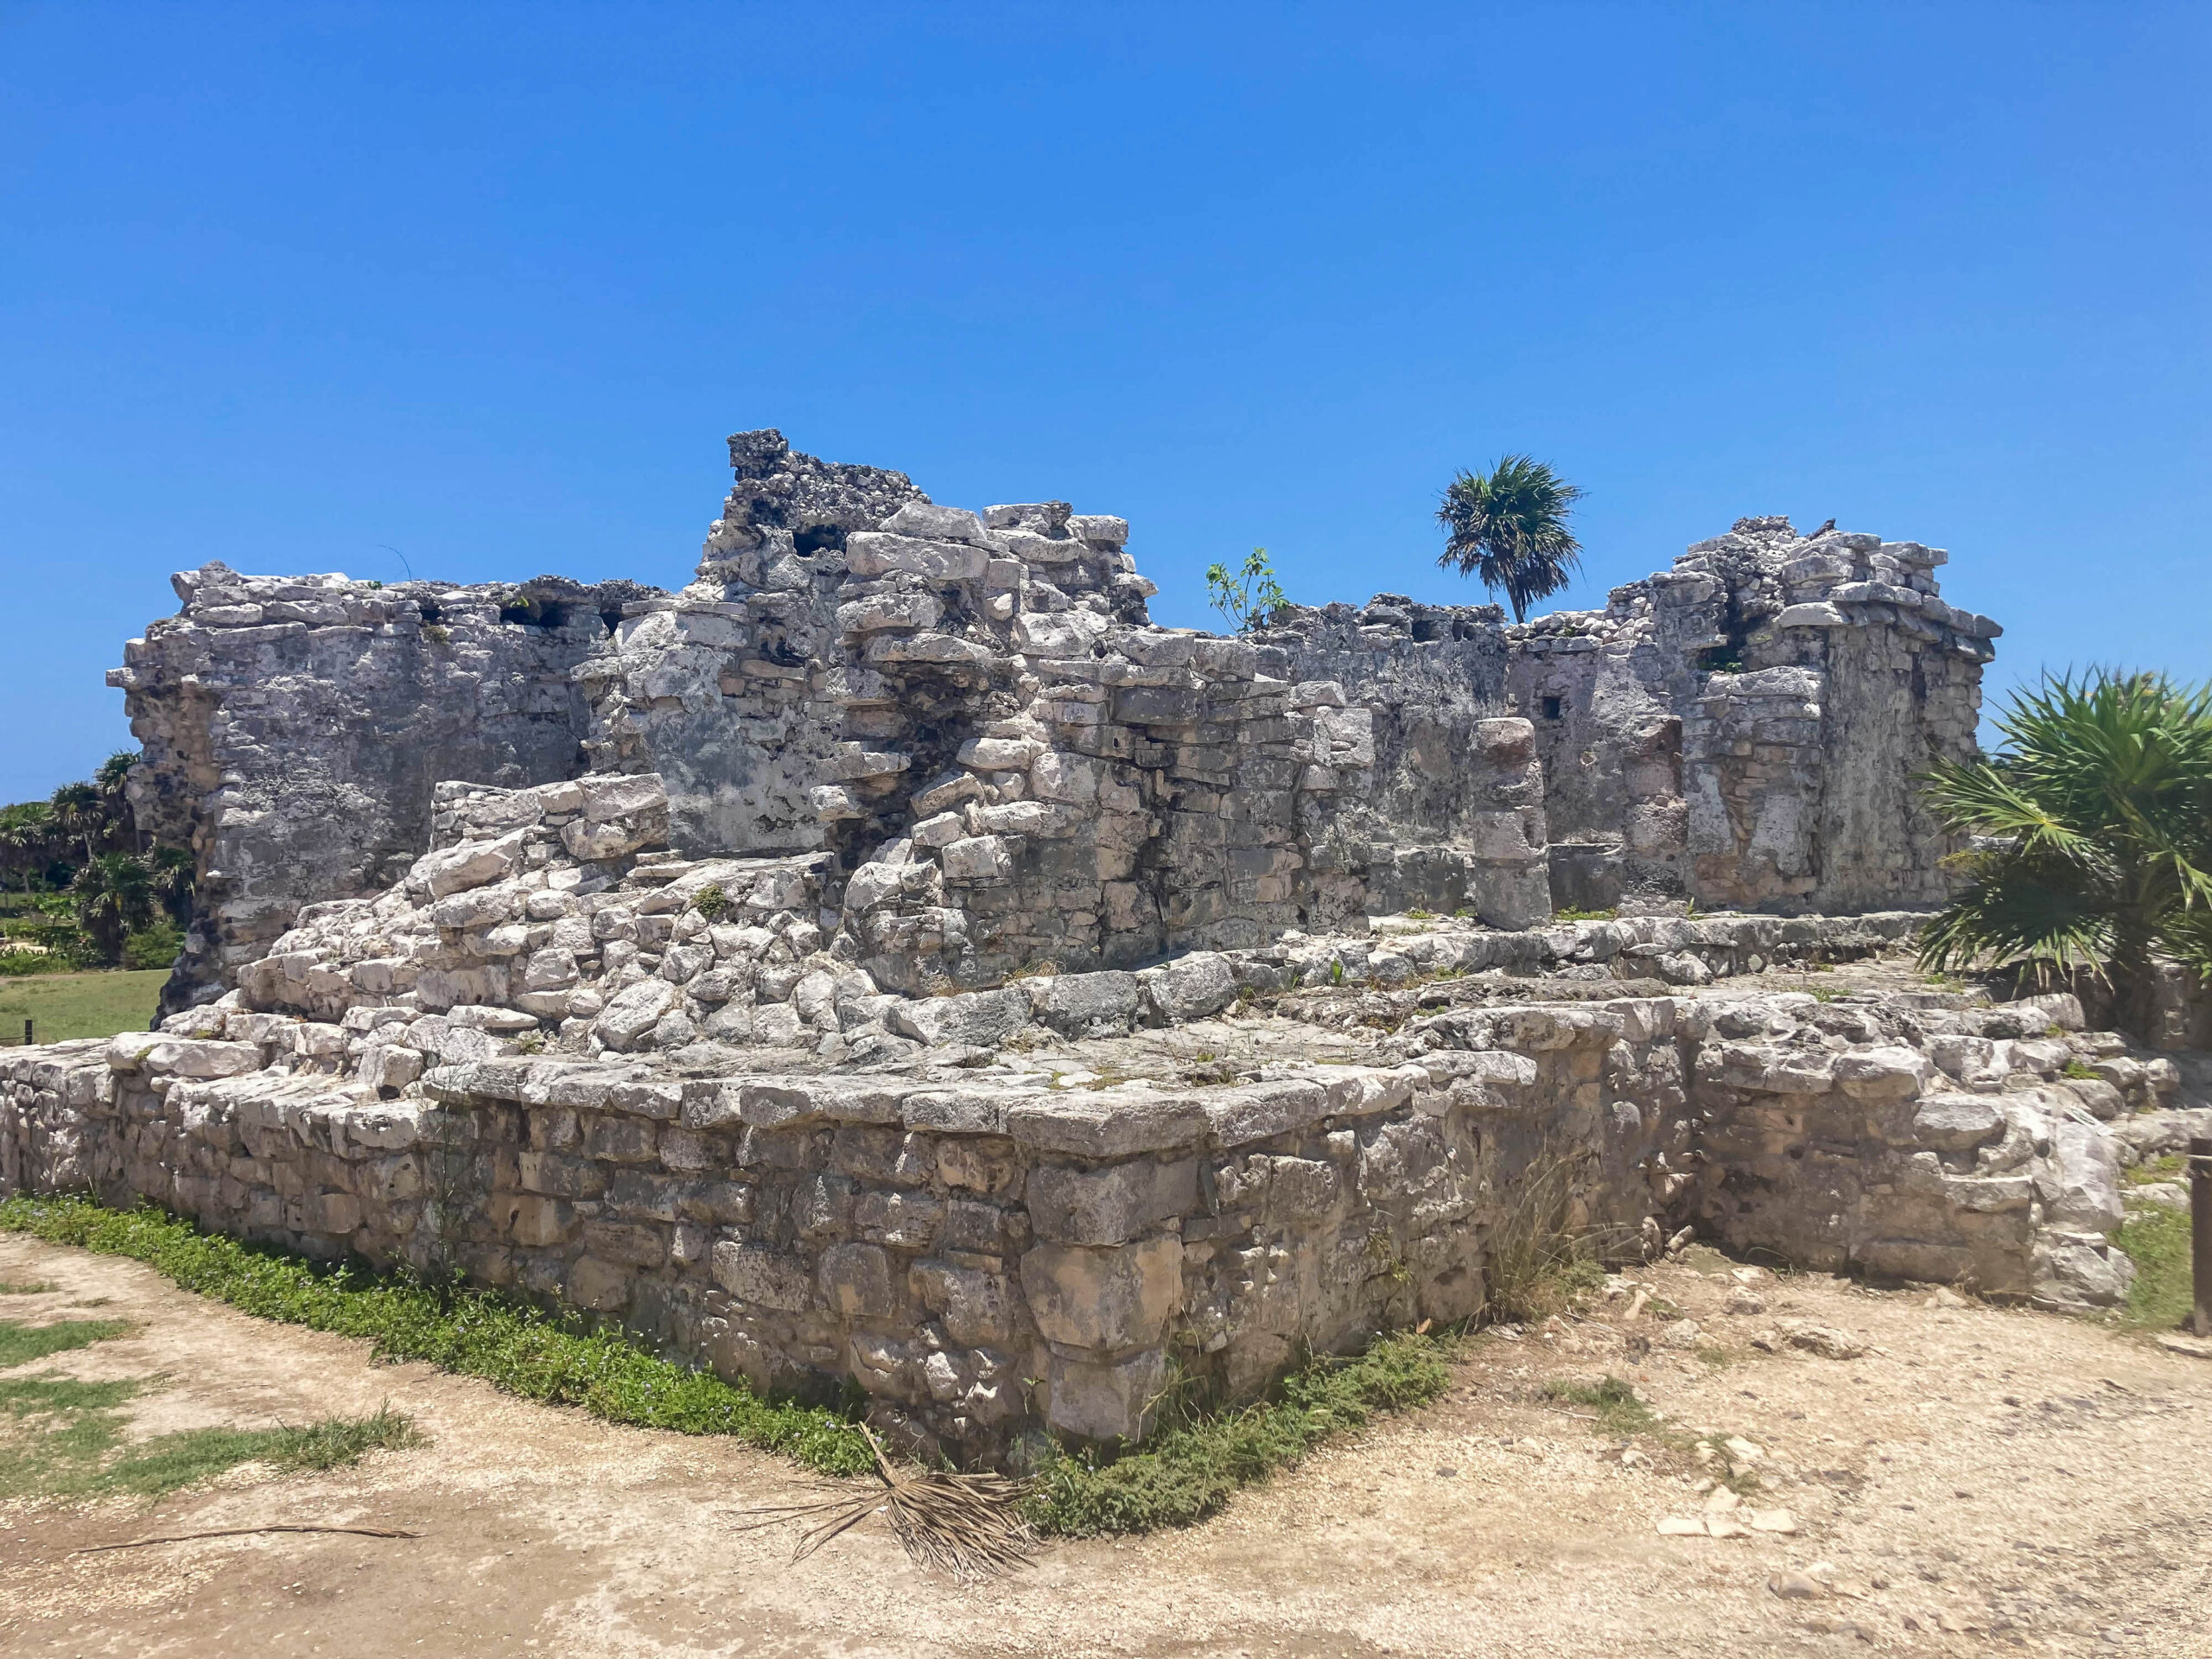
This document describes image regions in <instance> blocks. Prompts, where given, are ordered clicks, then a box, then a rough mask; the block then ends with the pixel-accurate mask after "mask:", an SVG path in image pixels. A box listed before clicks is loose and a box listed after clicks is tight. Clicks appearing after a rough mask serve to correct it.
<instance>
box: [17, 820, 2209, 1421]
mask: <svg viewBox="0 0 2212 1659" xmlns="http://www.w3.org/2000/svg"><path fill="white" fill-rule="evenodd" d="M572 822H573V821H572ZM1937 1001H1939V999H1936V998H1933V997H1925V996H1922V997H1906V998H1903V999H1898V998H1888V999H1883V998H1867V999H1864V1000H1861V1001H1853V1002H1844V1003H1836V1004H1831V1005H1822V1004H1820V1003H1817V1002H1816V1001H1815V1000H1814V999H1812V998H1810V997H1804V996H1791V995H1781V996H1770V997H1757V998H1750V999H1745V1000H1740V1001H1728V1002H1721V1003H1711V1002H1706V1001H1698V1000H1694V999H1681V998H1674V997H1656V998H1652V997H1645V998H1626V999H1618V1000H1615V1001H1606V1002H1600V1003H1594V1004H1589V1005H1584V1006H1562V1005H1540V1006H1505V1007H1449V1008H1446V1009H1444V1010H1443V1011H1440V1012H1438V1013H1435V1014H1430V1015H1427V1016H1426V1017H1424V1018H1422V1019H1421V1020H1418V1021H1415V1022H1414V1023H1413V1024H1411V1025H1410V1026H1408V1028H1407V1029H1406V1030H1405V1031H1404V1032H1403V1033H1401V1034H1400V1036H1399V1037H1397V1038H1395V1039H1392V1040H1391V1042H1390V1043H1389V1044H1388V1045H1386V1046H1385V1047H1384V1048H1383V1050H1381V1051H1379V1052H1378V1053H1377V1056H1376V1058H1377V1059H1378V1060H1379V1061H1381V1062H1382V1063H1380V1064H1369V1065H1313V1064H1310V1063H1306V1062H1301V1061H1291V1062H1288V1063H1286V1064H1283V1065H1273V1066H1264V1067H1262V1070H1261V1071H1260V1072H1259V1074H1258V1075H1257V1077H1249V1078H1246V1079H1244V1080H1241V1081H1236V1082H1231V1083H1225V1084H1217V1085H1205V1084H1193V1083H1192V1082H1191V1081H1190V1080H1189V1079H1188V1078H1187V1077H1175V1076H1173V1075H1162V1076H1159V1077H1149V1078H1141V1079H1133V1080H1130V1081H1128V1082H1121V1083H1117V1082H1114V1081H1112V1080H1110V1079H1101V1078H1094V1079H1093V1080H1092V1081H1091V1083H1090V1084H1088V1085H1084V1084H1080V1083H1077V1084H1066V1083H1062V1082H1058V1081H1055V1080H1052V1079H1050V1078H1048V1077H1046V1076H1043V1075H1036V1074H1032V1075H1028V1076H1020V1077H1017V1076H1007V1075H1001V1074H994V1073H990V1072H980V1073H979V1072H973V1071H960V1070H947V1069H944V1068H941V1067H931V1066H928V1065H923V1066H919V1067H904V1068H896V1069H891V1070H885V1071H876V1072H874V1073H869V1072H852V1071H846V1072H841V1073H836V1074H814V1075H807V1074H795V1073H791V1072H787V1071H785V1072H769V1073H762V1074H756V1075H744V1074H741V1075H736V1076H728V1075H724V1076H700V1075H696V1071H695V1070H687V1069H686V1068H685V1067H683V1066H682V1065H677V1066H675V1067H670V1066H666V1065H656V1064H652V1063H650V1062H649V1061H647V1060H645V1059H641V1058H632V1057H626V1056H623V1055H621V1054H618V1053H613V1052H608V1053H605V1054H603V1055H602V1056H601V1058H598V1059H595V1060H593V1059H582V1058H570V1057H556V1056H550V1055H532V1054H529V1053H527V1052H515V1050H514V1049H513V1047H512V1046H511V1045H508V1044H506V1043H505V1042H504V1041H503V1040H502V1039H499V1037H498V1036H497V1035H496V1034H495V1033H490V1032H488V1031H487V1030H486V1028H484V1027H481V1026H476V1027H471V1026H467V1025H463V1024H461V1023H460V1022H459V1020H457V1019H455V1018H454V1017H453V1016H452V1015H448V1016H447V1017H445V1018H444V1019H442V1020H440V1021H439V1022H438V1023H439V1026H440V1028H439V1029H438V1030H436V1031H433V1032H422V1031H417V1032H413V1033H410V1038H411V1040H413V1041H416V1042H423V1043H427V1044H429V1046H430V1048H431V1049H432V1050H433V1051H434V1052H431V1053H429V1054H428V1055H427V1056H426V1058H429V1059H430V1060H431V1061H433V1062H434V1063H433V1064H432V1065H430V1066H429V1069H428V1070H427V1071H424V1072H423V1074H422V1075H421V1076H420V1077H416V1078H411V1079H410V1081H409V1082H408V1083H407V1084H405V1085H404V1086H402V1087H401V1088H398V1089H395V1088H394V1086H393V1084H392V1083H391V1077H392V1076H393V1075H394V1073H392V1072H391V1071H389V1070H385V1069H382V1068H380V1066H379V1065H378V1058H377V1057H378V1053H379V1052H380V1051H381V1050H383V1049H385V1048H388V1047H389V1046H390V1045H389V1043H388V1041H387V1042H382V1043H380V1042H379V1041H378V1038H379V1036H380V1034H382V1033H384V1032H385V1027H384V1026H382V1025H379V1024H378V1016H377V1014H376V1011H375V1010H373V1009H372V1008H371V1007H368V1006H367V1005H365V1004H363V1005H357V1006H356V1007H353V1008H352V1009H350V1010H349V1011H348V1012H347V1013H346V1015H345V1016H344V1017H343V1018H342V1019H341V1020H340V1021H339V1022H337V1023H329V1022H325V1021H319V1020H302V1019H299V1018H296V1017H292V1016H290V1015H285V1014H264V1013H254V1012H249V1011H246V1010H244V1009H237V1008H234V1009H231V1010H228V1011H221V1010H212V1009H211V1010H204V1011H200V1013H199V1014H194V1015H188V1016H184V1017H183V1019H182V1020H181V1021H180V1022H179V1023H180V1025H182V1024H184V1023H186V1022H188V1021H191V1020H198V1021H199V1024H198V1025H196V1026H195V1027H193V1029H194V1030H195V1031H197V1032H198V1033H201V1034H198V1035H194V1034H190V1033H188V1032H186V1031H185V1030H182V1029H180V1030H179V1031H176V1032H173V1033H143V1034H132V1035H127V1036H124V1037H121V1038H118V1039H113V1040H112V1041H111V1042H108V1043H77V1044H63V1045H56V1046H53V1047H51V1048H48V1049H42V1050H40V1049H32V1050H12V1051H7V1052H5V1053H4V1055H0V1191H8V1192H15V1191H26V1190H29V1191H54V1190H64V1189H82V1188H85V1187H90V1188H92V1190H94V1191H96V1192H99V1194H100V1195H101V1196H102V1197H103V1198H105V1199H106V1200H107V1201H108V1202H111V1203H125V1202H130V1201H131V1200H133V1199H134V1198H149V1199H152V1200H154V1201H155V1202H157V1203H160V1204H162V1205H166V1206H168V1207H169V1208H171V1209H173V1210H175V1211H178V1212H179V1213H182V1214H185V1215H188V1216H192V1217H195V1218H197V1219H199V1220H200V1222H202V1223H203V1224H206V1225H207V1226H210V1227H213V1228H216V1229H219V1230H226V1231H229V1232H233V1233H237V1234H239V1235H241V1236H249V1237H253V1238H258V1239H265V1240H270V1241H272V1242H277V1243H283V1244H284V1245H287V1246H289V1247H291V1248H295V1249H304V1250H307V1251H308V1252H310V1253H314V1254H317V1255H326V1256H337V1255H348V1254H350V1255H360V1256H365V1257H366V1258H368V1259H370V1260H372V1261H378V1262H393V1261H399V1260H405V1261H409V1262H414V1263H416V1265H417V1266H419V1267H423V1268H433V1267H436V1268H444V1267H450V1266H457V1267H460V1268H463V1269H464V1270H465V1271H466V1272H467V1274H469V1275H470V1276H471V1278H472V1279H474V1281H477V1282H480V1283H483V1284H487V1285H493V1286H499V1287H507V1288H511V1289H513V1290H515V1291H517V1292H519V1293H524V1294H532V1295H540V1296H545V1297H550V1298H556V1299H559V1300H564V1301H567V1302H569V1303H571V1304H574V1305H575V1306H581V1307H584V1308H588V1309H592V1310H595V1311H597V1312H599V1313H603V1314H606V1315H607V1316H609V1317H613V1318H619V1319H621V1320H623V1321H625V1322H626V1323H627V1324H628V1325H631V1326H632V1327H633V1328H635V1329H637V1330H639V1332H643V1333H645V1334H646V1335H648V1336H650V1337H652V1338H655V1339H657V1340H659V1341H662V1342H664V1343H665V1344H668V1345H669V1346H670V1347H671V1349H673V1350H674V1351H677V1352H679V1353H683V1354H687V1355H690V1356H691V1357H695V1358H696V1359H697V1360H698V1361H699V1362H700V1363H706V1364H711V1365H713V1366H714V1367H715V1368H716V1369H717V1370H721V1372H723V1373H724V1374H726V1375H729V1376H744V1377H747V1378H749V1379H751V1380H753V1382H755V1383H759V1384H760V1385H762V1386H764V1387H768V1388H771V1389H794V1390H797V1391H799V1392H802V1393H822V1392H825V1391H827V1390H828V1389H830V1388H831V1387H833V1386H834V1385H835V1384H836V1383H837V1382H838V1381H839V1380H841V1379H849V1380H851V1381H853V1382H855V1383H858V1384H859V1385H860V1386H861V1388H862V1389H865V1390H866V1391H867V1392H868V1395H870V1396H872V1397H873V1399H874V1402H875V1408H876V1409H875V1416H876V1420H877V1421H879V1422H881V1423H885V1424H886V1425H887V1426H889V1427H894V1428H897V1429H899V1430H900V1431H901V1432H902V1433H907V1434H909V1435H912V1436H915V1437H917V1438H918V1437H919V1436H924V1435H926V1436H928V1437H932V1438H933V1439H934V1440H936V1441H937V1443H938V1444H939V1445H941V1446H944V1448H945V1449H947V1450H948V1451H950V1452H954V1453H955V1454H956V1455H958V1456H960V1457H962V1458H963V1459H971V1460H981V1459H992V1460H998V1461H1013V1462H1015V1463H1017V1464H1018V1463H1020V1461H1021V1460H1022V1459H1024V1458H1025V1457H1026V1456H1027V1455H1030V1453H1029V1452H1027V1451H1026V1450H1025V1442H1027V1440H1028V1439H1029V1437H1030V1436H1032V1435H1033V1434H1034V1433H1037V1432H1039V1431H1040V1430H1046V1429H1049V1430H1052V1431H1056V1432H1058V1433H1063V1434H1066V1435H1071V1436H1075V1437H1077V1438H1084V1439H1095V1440H1108V1441H1110V1440H1115V1439H1116V1438H1119V1437H1123V1436H1134V1435H1136V1434H1138V1433H1141V1430H1142V1428H1143V1427H1144V1424H1143V1414H1144V1411H1145V1408H1146V1403H1147V1402H1148V1401H1149V1400H1151V1399H1152V1398H1153V1397H1154V1395H1155V1394H1156V1392H1157V1389H1158V1387H1159V1385H1160V1382H1161V1380H1162V1377H1163V1375H1164V1370H1165V1367H1166V1364H1167V1363H1168V1362H1169V1360H1170V1359H1171V1358H1173V1359H1174V1360H1175V1361H1177V1362H1179V1363H1180V1364H1181V1365H1182V1366H1184V1367H1185V1369H1186V1370H1190V1371H1192V1372H1193V1373H1195V1374H1196V1375H1198V1376H1202V1377H1208V1378H1211V1379H1212V1380H1213V1381H1215V1382H1216V1383H1218V1384H1219V1385H1220V1386H1221V1387H1222V1388H1223V1389H1224V1390H1226V1391H1227V1392H1228V1393H1229V1394H1230V1395H1234V1396H1243V1395H1249V1394H1251V1393H1252V1392H1254V1391H1255V1390H1257V1389H1259V1388H1261V1387H1262V1385H1263V1384H1264V1383H1266V1382H1267V1381H1268V1380H1269V1379H1270V1378H1271V1377H1273V1376H1274V1375H1276V1374H1277V1373H1278V1372H1279V1371H1280V1370H1281V1368H1282V1367H1283V1366H1285V1365H1286V1364H1287V1363H1290V1362H1291V1360H1292V1359H1293V1358H1294V1356H1295V1354H1296V1353H1297V1352H1298V1351H1300V1349H1301V1348H1302V1347H1303V1346H1304V1345H1306V1344H1312V1345H1313V1346H1315V1347H1319V1348H1322V1349H1332V1348H1340V1347H1345V1346H1350V1345H1353V1344H1357V1343H1359V1342H1361V1341H1363V1340H1364V1339H1365V1338H1368V1337H1369V1336H1370V1335H1372V1334H1373V1333H1374V1332H1377V1331H1379V1330H1382V1329H1385V1328H1389V1327H1391V1326H1396V1325H1406V1324H1408V1323H1413V1322H1417V1321H1418V1320H1420V1319H1457V1318H1462V1317H1466V1316H1469V1315H1471V1314H1472V1313H1475V1312H1476V1311H1478V1309H1479V1308H1480V1307H1481V1306H1482V1305H1483V1302H1484V1294H1485V1274H1487V1273H1488V1272H1489V1271H1491V1262H1492V1261H1493V1259H1494V1257H1495V1256H1496V1255H1497V1253H1498V1252H1499V1251H1501V1250H1506V1251H1510V1249H1512V1248H1513V1247H1514V1246H1515V1244H1516V1242H1517V1241H1520V1240H1522V1239H1525V1238H1526V1237H1527V1236H1529V1230H1531V1229H1536V1230H1542V1231H1545V1232H1558V1233H1564V1234H1567V1235H1569V1236H1579V1237H1583V1238H1586V1239H1588V1240H1590V1241H1591V1242H1592V1244H1593V1245H1594V1246H1595V1247H1596V1248H1598V1249H1600V1250H1602V1251H1603V1252H1604V1253H1605V1254H1606V1255H1611V1256H1612V1257H1614V1258H1616V1259H1618V1258H1621V1257H1624V1256H1625V1257H1629V1258H1630V1259H1632V1258H1633V1257H1634V1256H1635V1255H1637V1253H1638V1252H1639V1251H1640V1250H1643V1249H1649V1248H1650V1241H1653V1240H1655V1239H1656V1237H1657V1236H1661V1235H1671V1234H1672V1233H1673V1232H1675V1230H1677V1229H1679V1228H1680V1227H1681V1226H1684V1225H1688V1226H1692V1227H1694V1228H1696V1229H1697V1230H1699V1231H1700V1234H1701V1235H1702V1236H1712V1237H1715V1238H1717V1239H1719V1240H1720V1241H1721V1242H1723V1243H1726V1244H1728V1245H1729V1246H1731V1247H1732V1248H1735V1249H1745V1250H1751V1251H1754V1252H1757V1251H1759V1250H1765V1251H1769V1252H1771V1253H1773V1254H1774V1255H1777V1256H1779V1257H1781V1258H1783V1259H1784V1260H1788V1261H1790V1262H1800V1263H1804V1264H1808V1265H1817V1266H1825V1267H1835V1268H1843V1267H1856V1268H1866V1269H1869V1270H1872V1271H1874V1272H1877V1273H1887V1274H1904V1275H1909V1276H1913V1277H1920V1278H1933V1279H1937V1280H1942V1281H1967V1282H1971V1283H1974V1284H1975V1285H1977V1286H1979V1287H1980V1288H1982V1289H1984V1290H1986V1291H1988V1292H1991V1293H1993V1294H2022V1295H2029V1296H2032V1297H2034V1298H2035V1299H2037V1300H2040V1301H2044V1302H2046V1303H2049V1304H2051V1305H2054V1306H2093V1305H2096V1304H2100V1303H2109V1302H2110V1301H2112V1300H2116V1299H2117V1298H2118V1297H2119V1296H2120V1295H2121V1294H2124V1293H2125V1290H2126V1284H2127V1278H2128V1273H2129V1269H2128V1267H2127V1264H2126V1260H2125V1258H2124V1257H2121V1256H2120V1255H2118V1254H2117V1252H2115V1251H2113V1250H2112V1249H2110V1248H2109V1246H2108V1244H2107V1238H2106V1235H2107V1233H2108V1232H2109V1231H2110V1230H2111V1228H2112V1227H2113V1226H2114V1225H2116V1224H2117V1222H2118V1219H2119V1215H2118V1201H2117V1193H2116V1190H2115V1188H2114V1185H2113V1175H2114V1173H2115V1169H2116V1165H2115V1150H2114V1145H2115V1143H2114V1142H2113V1141H2112V1140H2111V1138H2110V1137H2109V1135H2107V1134H2106V1132H2105V1131H2104V1129H2103V1127H2102V1124H2101V1121H2100V1117H2099V1113H2100V1111H2105V1110H2108V1111H2111V1112H2113V1113H2119V1112H2120V1111H2123V1110H2125V1109H2127V1108H2130V1107H2133V1106H2139V1105H2143V1104H2148V1103H2152V1101H2154V1100H2155V1099H2157V1098H2158V1097H2159V1096H2160V1095H2161V1093H2162V1092H2163V1090H2162V1084H2163V1085H2164V1088H2165V1089H2170V1088H2171V1081H2170V1080H2168V1079H2164V1078H2162V1077H2158V1076H2157V1075H2155V1074H2147V1073H2146V1074H2145V1076H2144V1077H2142V1078H2141V1079H2140V1088H2139V1090H2138V1092H2139V1095H2140V1096H2141V1098H2140V1099H2139V1100H2138V1099H2130V1098H2127V1097H2126V1096H2124V1095H2123V1094H2122V1093H2121V1091H2120V1090H2118V1088H2117V1087H2114V1088H2113V1090H2112V1095H2111V1097H2110V1098H2108V1099H2107V1097H2106V1096H2102V1095H2100V1094H2099V1093H2098V1092H2097V1091H2096V1090H2094V1089H2093V1088H2090V1087H2088V1086H2087V1085H2085V1084H2082V1083H2080V1082H2076V1081H2069V1080H2067V1079H2065V1078H2063V1077H2062V1076H2061V1073H2062V1071H2063V1068H2064V1065H2065V1063H2066V1062H2067V1060H2069V1059H2070V1058H2072V1057H2073V1056H2074V1055H2075V1053H2076V1052H2090V1053H2094V1052H2096V1049H2097V1040H2096V1039H2094V1038H2086V1037H2081V1036H2078V1035H2075V1034H2073V1033H2068V1032H2067V1030H2066V1026H2067V1023H2068V1022H2069V1020H2071V1019H2072V1018H2073V1016H2074V1014H2075V1010H2073V1009H2072V1008H2071V1007H2070V1006H2069V999H2064V998H2053V999H2049V1000H2047V1001H2044V1002H2040V1003H2037V1004H2032V1005H2030V1004H2021V1005H2008V1006H2006V1007H1999V1008H1996V1009H1986V1008H1973V1007H1941V1006H1936V1002H1937ZM1952 1001H1954V1002H1960V1001H1963V999H1952ZM211 1016H212V1017H211ZM424 1018H425V1019H429V1016H425V1017H424ZM411 1023H416V1022H410V1024H411ZM2003 1033H2012V1034H2010V1035H2006V1034H2003ZM2050 1033H2058V1034H2056V1035H2053V1034H2050ZM2084 1045H2086V1046H2084ZM471 1056H473V1058H470V1057H471ZM2169 1069H2171V1068H2169ZM386 1093H391V1094H394V1095H395V1096H397V1097H395V1098H390V1099H386V1098H383V1097H381V1096H383V1095H385V1094H386Z"/></svg>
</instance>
